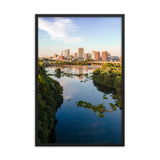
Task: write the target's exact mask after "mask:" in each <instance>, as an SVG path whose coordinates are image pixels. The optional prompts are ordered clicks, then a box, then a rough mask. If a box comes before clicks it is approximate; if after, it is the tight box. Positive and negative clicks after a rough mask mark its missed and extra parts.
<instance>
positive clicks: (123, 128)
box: [35, 14, 125, 146]
mask: <svg viewBox="0 0 160 160" xmlns="http://www.w3.org/2000/svg"><path fill="white" fill-rule="evenodd" d="M40 17H120V18H122V26H121V29H122V31H121V33H122V36H121V38H122V40H121V42H122V44H121V45H122V80H123V83H122V97H123V98H122V105H123V108H122V143H121V144H57V143H56V144H54V143H49V144H48V143H47V144H44V143H43V144H39V143H38V102H37V98H38V97H37V93H38V84H37V81H38V79H37V77H38V18H40ZM35 146H125V15H124V14H35Z"/></svg>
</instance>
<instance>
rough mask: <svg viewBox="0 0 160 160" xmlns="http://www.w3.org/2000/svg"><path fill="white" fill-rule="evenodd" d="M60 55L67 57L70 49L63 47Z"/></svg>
mask: <svg viewBox="0 0 160 160" xmlns="http://www.w3.org/2000/svg"><path fill="white" fill-rule="evenodd" d="M61 55H62V56H64V57H68V56H69V55H70V49H65V50H62V54H61Z"/></svg>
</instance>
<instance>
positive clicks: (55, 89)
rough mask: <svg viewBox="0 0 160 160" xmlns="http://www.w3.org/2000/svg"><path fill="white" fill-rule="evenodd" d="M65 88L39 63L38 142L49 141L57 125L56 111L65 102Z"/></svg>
mask: <svg viewBox="0 0 160 160" xmlns="http://www.w3.org/2000/svg"><path fill="white" fill-rule="evenodd" d="M62 93H63V88H62V86H60V83H59V82H58V81H55V80H53V79H52V78H50V77H49V75H48V74H47V71H46V70H45V68H44V67H42V66H40V65H38V143H48V141H49V136H50V134H51V132H52V131H53V129H54V126H55V113H56V110H57V108H58V107H59V106H60V105H61V104H62V102H63V95H62Z"/></svg>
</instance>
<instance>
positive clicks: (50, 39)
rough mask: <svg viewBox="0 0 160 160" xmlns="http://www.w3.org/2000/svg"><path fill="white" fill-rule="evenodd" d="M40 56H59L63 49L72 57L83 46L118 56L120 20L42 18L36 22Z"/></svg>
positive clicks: (86, 49)
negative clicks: (68, 50)
mask: <svg viewBox="0 0 160 160" xmlns="http://www.w3.org/2000/svg"><path fill="white" fill-rule="evenodd" d="M38 46H39V53H38V54H39V56H52V55H53V54H54V53H57V54H59V55H60V53H61V51H62V50H63V49H70V50H71V54H73V53H74V52H77V50H78V48H79V47H83V48H84V51H85V53H87V52H91V51H92V50H97V51H100V52H101V51H108V52H109V53H111V55H115V56H121V18H118V17H97V18H96V17H56V18H55V17H53V18H52V17H43V18H39V19H38Z"/></svg>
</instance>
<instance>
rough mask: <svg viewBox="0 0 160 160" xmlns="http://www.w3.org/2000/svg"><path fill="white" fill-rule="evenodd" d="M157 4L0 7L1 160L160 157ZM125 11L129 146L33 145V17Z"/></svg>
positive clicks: (116, 0) (144, 0) (37, 0)
mask: <svg viewBox="0 0 160 160" xmlns="http://www.w3.org/2000/svg"><path fill="white" fill-rule="evenodd" d="M158 2H159V1H158V0H152V1H149V0H141V1H140V0H134V1H128V0H122V1H120V0H112V1H106V0H99V1H93V0H92V1H91V0H90V1H86V0H81V1H75V0H67V1H66V0H64V1H62V0H59V1H53V0H45V1H42V0H34V1H22V0H14V1H11V0H5V1H1V5H0V22H1V23H0V44H1V47H0V58H1V61H0V69H1V78H0V97H1V98H0V152H1V153H0V159H2V160H10V159H16V160H22V159H23V160H29V159H38V160H44V159H47V160H49V159H56V160H57V159H70V160H73V159H74V160H75V159H77V160H83V159H92V160H97V159H104V158H105V159H109V160H117V159H119V160H120V159H122V160H128V159H129V160H135V159H138V160H139V159H147V158H148V159H154V160H156V159H159V158H160V154H159V150H160V147H159V146H160V102H159V100H160V94H159V91H160V84H159V83H160V76H159V75H160V71H159V70H160V66H159V61H160V18H159V15H160V10H159V4H158ZM35 13H124V14H125V15H126V16H125V19H126V30H125V34H126V40H125V44H126V45H125V46H126V54H125V55H126V56H125V57H126V69H125V72H126V86H125V88H126V97H125V99H126V106H125V108H126V109H125V113H126V118H125V121H126V125H125V126H126V146H125V147H116V148H115V147H98V148H97V147H84V148H82V147H74V148H72V147H68V148H64V147H45V148H44V147H40V148H37V147H35V146H34V128H35V126H34V114H35V111H34V107H35V106H34V99H35V98H34V80H35V79H34V78H35V77H34V74H35V72H34V58H35V56H34V54H35V53H34V14H35Z"/></svg>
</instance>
